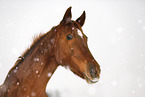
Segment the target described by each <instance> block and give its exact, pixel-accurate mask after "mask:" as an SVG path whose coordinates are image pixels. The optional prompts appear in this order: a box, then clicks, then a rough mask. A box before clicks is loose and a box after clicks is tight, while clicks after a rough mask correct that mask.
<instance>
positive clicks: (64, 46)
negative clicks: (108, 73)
mask: <svg viewBox="0 0 145 97" xmlns="http://www.w3.org/2000/svg"><path fill="white" fill-rule="evenodd" d="M84 21H85V11H84V12H83V14H82V15H81V16H80V17H79V18H78V19H77V20H76V21H73V20H71V7H70V8H68V9H67V11H66V13H65V15H64V17H63V20H62V21H61V22H60V24H59V25H58V26H57V27H56V30H57V36H56V38H57V39H56V42H55V58H56V61H57V63H58V64H61V65H62V66H66V67H69V68H70V70H71V71H72V72H74V73H75V74H77V75H78V76H80V77H81V78H84V79H86V81H87V82H88V83H95V82H97V81H98V79H99V77H100V66H99V64H98V63H97V62H96V60H95V59H94V58H93V56H92V54H91V53H90V51H89V49H88V46H87V36H86V35H85V34H84V33H83V31H82V28H81V27H82V26H83V24H84Z"/></svg>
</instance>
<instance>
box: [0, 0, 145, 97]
mask: <svg viewBox="0 0 145 97" xmlns="http://www.w3.org/2000/svg"><path fill="white" fill-rule="evenodd" d="M70 6H72V19H73V20H75V19H76V18H78V17H79V16H80V15H81V14H82V12H83V11H84V10H85V11H86V22H85V24H84V26H83V31H84V33H85V34H86V35H87V36H88V45H89V48H90V50H91V52H92V54H93V56H94V57H95V59H96V60H97V61H98V63H99V64H100V66H101V71H102V72H101V78H100V81H99V82H98V83H96V84H91V85H90V84H87V83H86V81H85V80H82V79H81V78H79V77H77V76H76V75H74V74H73V73H72V72H71V71H69V70H66V69H65V68H63V67H59V68H58V69H57V70H56V72H55V73H54V75H53V76H52V78H51V80H50V81H49V83H48V85H47V92H49V93H50V94H51V95H52V97H145V1H144V0H57V1H56V0H53V1H52V0H40V1H38V0H9V1H8V0H0V84H2V83H3V81H4V79H5V77H6V75H7V73H8V71H9V70H10V69H11V67H12V66H13V65H14V63H15V61H16V60H17V58H18V57H19V56H20V55H21V54H22V53H23V52H24V51H25V49H26V48H27V47H29V46H30V45H31V43H32V40H33V36H35V35H38V34H39V33H40V32H44V33H45V32H47V31H49V30H50V29H51V27H53V26H55V25H58V24H59V22H60V21H61V19H62V18H63V15H64V13H65V11H66V9H67V8H68V7H70Z"/></svg>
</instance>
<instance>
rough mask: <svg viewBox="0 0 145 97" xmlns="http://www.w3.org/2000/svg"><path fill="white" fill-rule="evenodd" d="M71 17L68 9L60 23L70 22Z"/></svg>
mask: <svg viewBox="0 0 145 97" xmlns="http://www.w3.org/2000/svg"><path fill="white" fill-rule="evenodd" d="M71 17H72V15H71V7H69V8H68V9H67V10H66V12H65V14H64V16H63V19H62V21H61V23H68V22H69V21H71Z"/></svg>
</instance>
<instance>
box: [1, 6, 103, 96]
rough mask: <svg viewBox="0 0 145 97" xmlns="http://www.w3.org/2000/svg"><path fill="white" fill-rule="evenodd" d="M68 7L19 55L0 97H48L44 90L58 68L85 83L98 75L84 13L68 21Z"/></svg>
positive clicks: (92, 81)
mask: <svg viewBox="0 0 145 97" xmlns="http://www.w3.org/2000/svg"><path fill="white" fill-rule="evenodd" d="M71 17H72V13H71V7H69V8H68V9H67V10H66V12H65V14H64V16H63V19H62V20H61V22H60V24H59V25H57V26H54V27H52V29H51V30H50V31H48V32H47V33H45V34H42V35H39V37H37V38H36V39H35V40H34V42H33V43H32V45H31V46H30V47H29V48H28V49H27V50H26V51H25V52H24V53H23V55H21V56H20V57H18V60H17V61H16V63H15V64H14V66H13V67H12V68H11V70H10V71H9V73H8V75H7V77H6V79H5V81H4V83H3V84H2V85H1V86H0V97H48V96H47V94H46V92H45V90H46V85H47V83H48V81H49V80H50V78H51V76H52V75H53V73H54V71H55V70H56V69H57V67H58V66H59V65H60V66H64V67H66V66H67V67H69V69H70V70H71V71H72V72H73V73H74V74H76V75H78V76H79V77H81V78H82V79H85V80H86V81H87V83H89V84H91V83H96V82H98V80H99V78H100V71H101V70H100V65H99V64H98V62H97V61H96V60H95V59H94V57H93V56H92V54H91V52H90V50H89V48H88V45H87V36H86V35H85V34H84V33H83V30H82V26H83V25H84V22H85V18H86V13H85V11H83V14H82V15H81V16H80V17H79V18H78V19H76V20H75V21H74V20H71Z"/></svg>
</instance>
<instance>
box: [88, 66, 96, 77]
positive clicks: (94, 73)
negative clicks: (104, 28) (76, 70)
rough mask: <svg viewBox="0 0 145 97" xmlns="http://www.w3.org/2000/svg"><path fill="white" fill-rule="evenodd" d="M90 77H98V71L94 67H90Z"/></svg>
mask: <svg viewBox="0 0 145 97" xmlns="http://www.w3.org/2000/svg"><path fill="white" fill-rule="evenodd" d="M90 75H91V77H93V78H95V77H96V75H97V70H96V68H95V67H94V66H92V67H90Z"/></svg>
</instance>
